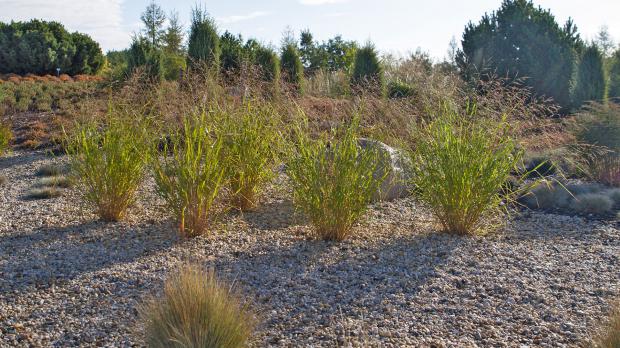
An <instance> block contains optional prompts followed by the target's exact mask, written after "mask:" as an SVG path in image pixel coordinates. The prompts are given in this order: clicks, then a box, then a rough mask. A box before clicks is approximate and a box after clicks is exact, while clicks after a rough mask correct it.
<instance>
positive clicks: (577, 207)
mask: <svg viewBox="0 0 620 348" xmlns="http://www.w3.org/2000/svg"><path fill="white" fill-rule="evenodd" d="M613 207H614V202H613V201H612V200H611V198H609V197H607V196H606V195H604V194H600V193H586V194H583V195H579V196H577V199H575V200H574V201H573V203H572V204H571V209H572V210H573V211H574V212H576V213H578V214H584V215H587V214H592V215H607V214H609V213H611V211H612V209H613Z"/></svg>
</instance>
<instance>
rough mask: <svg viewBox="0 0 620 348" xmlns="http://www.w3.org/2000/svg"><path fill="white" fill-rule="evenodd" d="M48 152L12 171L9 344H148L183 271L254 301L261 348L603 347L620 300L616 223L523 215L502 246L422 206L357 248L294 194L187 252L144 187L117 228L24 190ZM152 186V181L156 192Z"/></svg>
mask: <svg viewBox="0 0 620 348" xmlns="http://www.w3.org/2000/svg"><path fill="white" fill-rule="evenodd" d="M62 160H63V159H62V158H60V159H52V158H50V157H46V156H45V155H44V154H43V153H24V152H16V153H14V154H12V155H9V156H7V157H5V158H2V159H0V174H2V175H5V176H6V177H7V179H8V181H7V183H6V184H5V185H3V186H2V187H0V346H1V347H5V346H6V347H12V346H59V347H60V346H63V347H64V346H140V345H142V341H141V338H140V332H141V328H140V324H139V322H138V321H137V310H136V308H137V306H138V305H139V303H140V302H141V300H142V299H143V298H144V297H145V296H149V295H156V294H157V293H158V291H159V290H160V289H161V286H162V283H163V281H164V280H165V278H166V275H167V274H168V273H169V272H171V271H174V270H176V269H177V268H178V267H180V265H182V264H183V263H185V262H199V263H200V264H203V265H205V266H206V267H212V268H214V269H215V270H216V271H217V273H218V274H219V275H220V277H223V278H226V279H228V280H229V281H231V282H234V283H235V284H236V285H237V286H238V288H239V289H240V290H241V291H242V292H243V293H244V294H245V295H247V298H248V299H249V300H250V301H251V302H252V303H253V306H254V308H256V310H257V312H258V316H259V318H260V326H259V329H258V332H257V333H256V336H255V340H254V341H253V345H254V346H257V347H263V346H284V347H288V346H304V347H323V346H328V347H331V346H363V347H374V346H381V347H420V346H421V347H503V346H506V347H534V346H544V347H573V346H589V345H590V344H591V342H590V341H589V339H590V337H591V336H592V335H593V334H595V332H596V330H597V328H598V326H599V324H600V321H601V320H603V319H604V318H605V316H606V315H607V313H608V312H609V304H610V303H611V302H612V301H614V300H615V299H617V298H618V296H619V295H620V272H619V270H620V268H619V263H620V262H619V261H620V227H619V224H618V222H617V221H606V222H600V221H588V220H585V219H582V218H577V217H568V216H558V215H550V214H540V213H525V214H523V215H522V216H519V217H518V218H516V219H515V220H514V221H512V222H511V223H510V224H509V226H508V227H507V228H506V229H505V230H504V231H502V232H501V233H497V234H494V235H492V236H488V237H484V238H478V237H459V236H452V235H445V234H440V233H437V226H436V225H435V224H434V223H433V221H432V219H431V218H430V217H429V215H428V213H427V212H426V211H425V210H424V209H422V208H420V207H419V206H418V205H417V204H416V203H415V202H414V201H413V200H411V199H402V200H399V201H396V202H392V203H381V204H378V205H376V206H374V207H373V208H372V210H371V212H370V213H369V218H368V219H367V220H366V221H364V222H363V223H362V224H361V225H360V226H359V227H358V228H357V232H358V233H357V234H356V235H355V236H354V237H353V238H352V239H351V240H349V241H346V242H343V243H327V242H318V241H313V240H310V239H309V238H308V235H309V231H310V230H309V227H308V226H307V224H305V223H304V221H303V219H301V218H300V217H298V216H296V215H295V214H294V211H293V208H292V206H291V203H290V201H289V200H288V199H287V198H286V195H284V194H282V193H281V192H282V191H283V190H282V189H278V190H275V189H274V190H273V191H272V192H270V193H269V194H268V195H267V197H268V198H266V199H265V202H264V204H263V206H262V207H261V208H260V209H258V210H257V211H255V212H252V213H246V214H243V215H240V214H230V215H228V216H226V217H225V218H224V219H223V222H222V223H221V226H218V227H217V229H218V231H219V232H217V233H215V234H214V235H212V236H209V237H204V238H197V239H194V240H182V239H180V238H178V237H177V236H176V234H175V226H174V224H173V223H172V222H171V221H170V220H169V219H167V218H166V217H165V215H163V214H162V213H161V209H160V208H161V201H159V200H158V199H157V198H156V197H155V196H154V195H153V193H152V192H151V190H148V189H144V190H143V192H141V194H140V196H141V200H140V203H139V204H138V206H137V207H135V208H134V209H133V210H132V211H131V214H130V216H129V218H128V221H126V222H122V223H112V224H106V223H102V222H98V221H96V219H95V217H94V216H93V215H92V214H91V213H89V212H88V211H87V210H86V209H84V208H82V207H81V205H80V204H79V199H78V196H77V193H76V192H75V189H73V190H69V191H67V192H66V193H65V195H64V196H63V197H60V198H55V199H50V200H43V201H33V200H27V199H25V198H24V197H25V193H26V192H27V190H28V189H29V188H30V187H31V186H32V184H33V183H34V182H35V181H36V177H35V176H34V173H35V171H36V170H37V168H39V167H40V166H41V165H43V164H47V163H57V162H61V161H62ZM146 186H147V187H148V186H149V185H148V184H147V185H146Z"/></svg>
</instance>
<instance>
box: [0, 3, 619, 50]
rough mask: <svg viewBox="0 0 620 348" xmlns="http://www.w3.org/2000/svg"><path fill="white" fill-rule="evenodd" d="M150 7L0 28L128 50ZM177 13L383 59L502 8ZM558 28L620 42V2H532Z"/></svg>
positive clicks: (315, 7)
mask: <svg viewBox="0 0 620 348" xmlns="http://www.w3.org/2000/svg"><path fill="white" fill-rule="evenodd" d="M149 2H150V0H0V21H3V22H10V21H11V20H16V21H19V20H29V19H32V18H38V19H44V20H56V21H60V22H62V23H63V24H64V25H65V26H66V27H67V29H69V30H70V31H80V32H85V33H87V34H89V35H91V36H92V37H93V38H94V39H95V40H96V41H98V42H99V43H100V44H101V47H102V49H103V50H104V51H108V50H113V49H123V48H126V47H128V46H129V43H130V41H131V36H132V33H135V32H139V30H140V27H141V22H140V14H141V13H142V12H143V11H144V8H145V7H146V6H147V5H148V3H149ZM156 2H157V3H158V4H159V5H161V7H162V8H163V9H164V10H165V11H166V13H169V12H170V11H173V10H176V11H177V12H178V13H179V18H180V19H181V21H182V22H183V23H184V24H185V26H186V28H187V27H189V19H190V12H191V8H192V7H194V6H195V4H196V3H200V4H203V5H204V7H205V8H206V9H207V11H208V12H209V13H210V15H211V16H212V17H214V18H215V19H216V21H217V23H218V27H219V30H220V31H222V32H223V31H224V30H229V31H230V32H232V33H240V34H242V35H243V36H244V38H250V37H253V38H256V39H258V40H259V41H261V42H263V43H266V44H269V43H271V44H273V45H275V46H277V45H278V44H279V42H280V40H281V38H282V35H283V33H284V32H285V31H286V30H287V28H288V27H290V29H292V30H293V31H294V32H295V33H297V34H299V31H300V30H302V29H306V28H307V29H310V31H311V32H312V33H313V35H314V36H315V38H316V39H318V40H326V39H328V38H330V37H333V36H335V35H338V34H341V35H342V36H343V38H344V39H347V40H356V41H359V42H362V43H363V42H366V41H368V40H370V41H372V42H373V43H374V44H375V45H376V46H377V48H379V49H380V50H381V51H382V52H384V53H394V54H400V55H405V54H407V53H409V52H413V51H415V50H416V49H418V48H420V49H421V50H422V51H424V52H428V53H429V54H430V55H431V56H432V57H434V58H435V59H438V60H439V59H442V58H444V57H445V56H446V53H447V51H448V47H449V43H450V40H451V38H452V37H456V39H457V40H458V41H460V38H461V35H462V32H463V28H464V27H465V25H466V24H467V23H468V22H469V21H474V22H477V21H478V20H479V19H480V17H481V16H482V15H483V14H484V13H486V12H488V13H490V12H492V11H494V10H496V9H497V8H499V6H500V5H501V0H430V1H429V0H381V1H377V0H260V1H259V0H255V1H251V0H206V1H200V0H198V1H197V0H176V1H175V0H157V1H156ZM534 3H535V4H537V5H540V6H541V7H543V8H545V9H551V12H552V13H553V14H554V15H555V16H556V19H557V20H558V22H560V23H562V24H563V23H564V22H565V21H566V20H567V19H568V18H569V17H572V18H573V19H574V21H575V23H576V24H577V26H578V28H579V31H580V33H581V36H582V37H583V38H585V39H592V38H594V36H595V35H596V33H597V32H598V31H599V29H600V28H601V26H603V25H607V26H608V28H609V32H610V33H611V36H612V37H613V38H614V39H615V40H616V41H620V1H617V0H589V1H583V0H535V1H534Z"/></svg>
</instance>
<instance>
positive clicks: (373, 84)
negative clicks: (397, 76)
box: [351, 43, 384, 94]
mask: <svg viewBox="0 0 620 348" xmlns="http://www.w3.org/2000/svg"><path fill="white" fill-rule="evenodd" d="M351 84H352V85H353V86H354V87H357V88H370V89H371V90H372V91H373V92H374V93H377V94H382V93H383V89H384V86H383V85H384V78H383V67H382V66H381V62H380V61H379V56H378V53H377V50H376V49H375V46H373V45H372V44H370V43H369V44H366V46H364V47H362V48H360V49H359V50H358V51H357V55H356V56H355V65H354V66H353V74H352V75H351Z"/></svg>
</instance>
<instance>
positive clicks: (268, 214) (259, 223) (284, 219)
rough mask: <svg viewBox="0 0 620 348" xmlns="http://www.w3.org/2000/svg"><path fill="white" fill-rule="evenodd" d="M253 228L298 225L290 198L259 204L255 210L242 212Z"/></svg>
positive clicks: (273, 228)
mask: <svg viewBox="0 0 620 348" xmlns="http://www.w3.org/2000/svg"><path fill="white" fill-rule="evenodd" d="M242 217H243V219H244V220H245V221H246V222H247V223H248V225H250V226H251V227H252V228H255V229H258V230H280V229H285V228H288V227H291V226H295V225H297V220H298V219H297V218H296V214H295V207H294V206H293V202H292V201H291V200H289V199H284V200H279V201H277V202H271V203H267V204H263V205H261V206H259V207H258V208H257V209H256V210H254V211H249V212H245V213H243V214H242Z"/></svg>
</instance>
